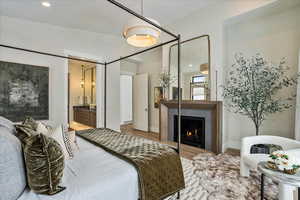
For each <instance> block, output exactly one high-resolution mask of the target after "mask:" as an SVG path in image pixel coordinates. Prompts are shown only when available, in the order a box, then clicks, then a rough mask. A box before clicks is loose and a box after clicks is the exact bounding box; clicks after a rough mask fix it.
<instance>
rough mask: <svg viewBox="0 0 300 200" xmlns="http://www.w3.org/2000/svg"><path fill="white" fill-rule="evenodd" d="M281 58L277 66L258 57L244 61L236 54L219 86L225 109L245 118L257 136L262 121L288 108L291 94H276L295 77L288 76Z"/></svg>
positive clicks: (243, 58) (292, 82)
mask: <svg viewBox="0 0 300 200" xmlns="http://www.w3.org/2000/svg"><path fill="white" fill-rule="evenodd" d="M288 70H289V68H288V67H287V66H286V62H285V59H282V60H281V61H280V63H279V64H276V65H275V64H273V63H270V62H267V61H266V60H265V59H264V58H263V57H262V56H261V55H260V54H257V55H256V56H253V57H252V58H250V59H247V58H245V57H244V56H243V54H236V56H235V64H233V65H232V68H231V70H230V71H229V75H228V77H227V80H226V85H225V86H223V88H224V91H223V96H224V98H225V100H226V106H227V107H228V108H229V110H231V111H233V112H235V113H239V114H242V115H245V116H247V117H249V118H250V119H251V120H252V121H253V123H254V125H255V130H256V135H259V129H260V126H261V125H262V123H263V121H264V120H265V119H266V117H267V116H268V115H270V114H274V113H277V112H282V111H284V110H286V109H288V108H290V107H291V106H292V102H291V101H292V100H293V99H294V97H295V95H293V94H285V95H284V97H282V96H280V95H279V92H280V91H281V90H283V89H286V88H289V87H292V86H294V85H296V83H297V77H298V76H295V77H289V76H288V75H287V71H288Z"/></svg>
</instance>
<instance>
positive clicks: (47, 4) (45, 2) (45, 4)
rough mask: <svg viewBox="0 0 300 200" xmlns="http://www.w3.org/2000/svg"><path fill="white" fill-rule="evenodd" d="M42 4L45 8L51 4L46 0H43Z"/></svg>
mask: <svg viewBox="0 0 300 200" xmlns="http://www.w3.org/2000/svg"><path fill="white" fill-rule="evenodd" d="M42 5H43V6H44V7H47V8H49V7H50V6H51V4H50V3H49V2H48V1H43V2H42Z"/></svg>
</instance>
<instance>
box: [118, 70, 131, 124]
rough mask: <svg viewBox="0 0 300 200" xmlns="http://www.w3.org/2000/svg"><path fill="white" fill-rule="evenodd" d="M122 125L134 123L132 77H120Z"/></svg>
mask: <svg viewBox="0 0 300 200" xmlns="http://www.w3.org/2000/svg"><path fill="white" fill-rule="evenodd" d="M120 107H121V124H125V123H128V122H131V121H132V76H131V75H121V77H120Z"/></svg>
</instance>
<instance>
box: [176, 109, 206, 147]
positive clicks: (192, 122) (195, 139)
mask: <svg viewBox="0 0 300 200" xmlns="http://www.w3.org/2000/svg"><path fill="white" fill-rule="evenodd" d="M174 141H175V142H178V115H175V116H174ZM181 143H182V144H187V145H191V146H195V147H199V148H202V149H205V118H204V117H194V116H181Z"/></svg>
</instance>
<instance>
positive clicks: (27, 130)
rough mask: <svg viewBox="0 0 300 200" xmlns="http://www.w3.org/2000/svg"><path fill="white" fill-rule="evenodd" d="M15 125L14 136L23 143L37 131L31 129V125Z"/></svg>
mask: <svg viewBox="0 0 300 200" xmlns="http://www.w3.org/2000/svg"><path fill="white" fill-rule="evenodd" d="M15 127H16V136H17V137H18V138H19V140H20V141H21V142H22V143H24V142H25V140H26V139H27V138H29V137H31V136H34V135H37V132H36V131H35V130H33V129H32V127H31V126H28V125H23V124H17V125H15Z"/></svg>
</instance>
